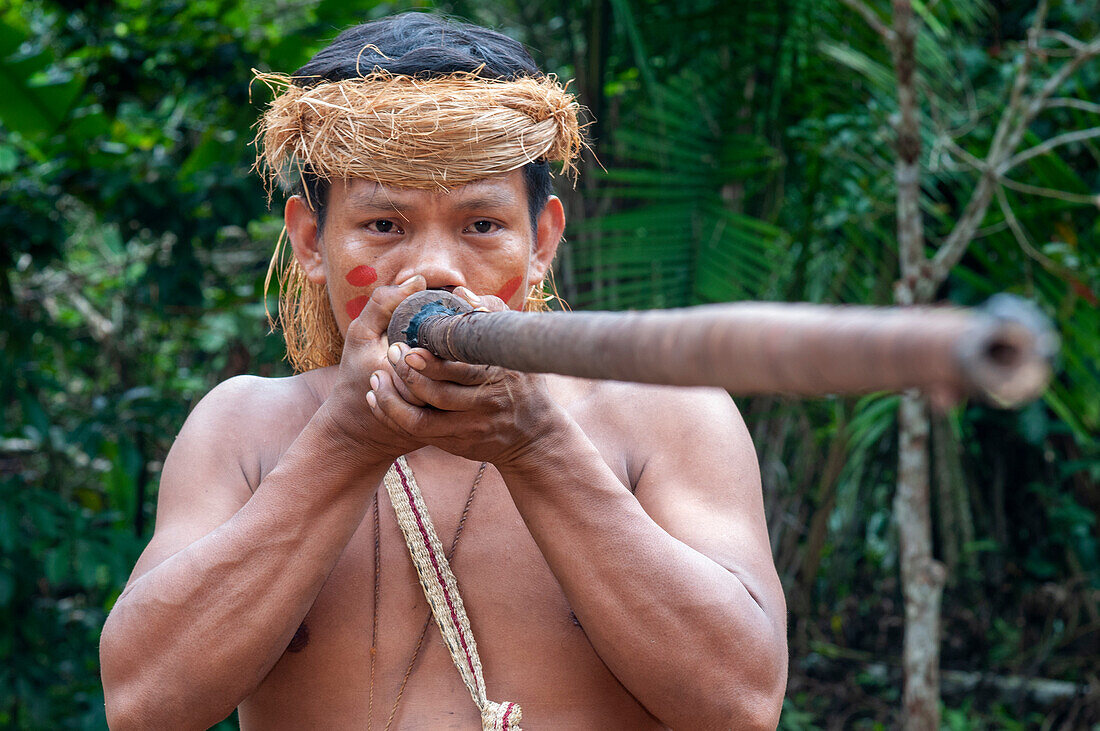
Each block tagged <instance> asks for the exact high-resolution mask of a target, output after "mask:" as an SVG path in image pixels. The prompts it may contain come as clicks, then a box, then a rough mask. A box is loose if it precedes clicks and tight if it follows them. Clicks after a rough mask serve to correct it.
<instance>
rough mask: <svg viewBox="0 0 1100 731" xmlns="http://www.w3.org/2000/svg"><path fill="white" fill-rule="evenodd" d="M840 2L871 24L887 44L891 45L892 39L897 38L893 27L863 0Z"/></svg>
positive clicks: (843, 0)
mask: <svg viewBox="0 0 1100 731" xmlns="http://www.w3.org/2000/svg"><path fill="white" fill-rule="evenodd" d="M841 2H843V3H844V4H845V5H847V6H848V7H849V8H851V9H852V10H854V11H856V12H857V13H859V14H860V15H861V16H862V17H863V20H865V21H866V22H867V25H869V26H871V28H872V29H873V30H874V31H875V32H876V33H878V34H879V35H880V36H882V37H883V38H884V39H886V43H887V44H889V45H893V44H894V41H895V40H897V34H896V33H894V29H893V28H891V27H889V26H888V25H886V22H885V21H883V19H882V18H880V17H879V15H878V13H876V12H875V11H874V10H872V9H871V6H869V5H867V4H866V3H864V2H863V0H841Z"/></svg>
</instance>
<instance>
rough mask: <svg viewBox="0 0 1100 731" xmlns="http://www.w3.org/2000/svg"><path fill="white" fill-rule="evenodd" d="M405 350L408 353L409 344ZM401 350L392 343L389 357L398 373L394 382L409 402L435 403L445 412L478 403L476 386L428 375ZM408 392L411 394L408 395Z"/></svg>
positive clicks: (464, 409) (465, 408)
mask: <svg viewBox="0 0 1100 731" xmlns="http://www.w3.org/2000/svg"><path fill="white" fill-rule="evenodd" d="M405 352H408V348H407V347H406V348H405ZM401 353H402V351H401V346H400V345H398V344H396V343H395V344H394V345H391V346H390V349H389V352H388V353H387V357H388V358H389V361H390V363H391V364H392V365H393V370H394V373H396V374H397V379H396V380H395V381H394V384H395V385H396V386H397V388H398V390H400V391H402V394H401V395H402V396H403V397H404V398H405V400H406V401H408V402H409V403H411V404H413V405H428V406H433V407H435V408H437V409H440V410H443V411H466V410H468V409H471V408H473V407H474V406H475V405H476V403H477V399H478V394H477V393H476V391H477V389H476V388H470V387H468V386H462V385H459V384H456V383H454V382H451V381H437V380H433V379H431V378H428V377H427V376H425V375H422V374H421V373H420V372H419V371H417V370H415V369H413V368H411V367H409V364H408V363H406V362H405V359H404V358H402V357H401ZM406 392H407V393H408V394H409V395H408V396H406V395H405V393H406Z"/></svg>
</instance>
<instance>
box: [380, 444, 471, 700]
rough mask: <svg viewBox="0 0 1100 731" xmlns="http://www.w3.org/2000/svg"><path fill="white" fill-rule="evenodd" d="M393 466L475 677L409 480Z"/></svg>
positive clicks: (460, 628)
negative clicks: (414, 500)
mask: <svg viewBox="0 0 1100 731" xmlns="http://www.w3.org/2000/svg"><path fill="white" fill-rule="evenodd" d="M393 466H394V467H395V468H396V469H397V475H398V476H399V477H400V478H401V486H402V487H403V488H404V489H405V495H406V497H407V498H408V500H409V507H411V508H412V511H413V517H415V518H416V526H417V527H418V528H419V529H420V536H421V537H422V538H423V539H424V547H425V548H427V549H428V558H430V559H431V560H432V568H434V569H435V576H436V578H437V579H438V580H439V586H440V588H441V589H443V598H444V599H446V600H447V609H449V610H450V612H451V621H453V622H454V625H455V629H456V630H457V631H458V639H459V641H460V642H461V643H462V651H463V652H465V653H466V664H467V665H469V666H470V674H471V675H473V676H474V677H475V678H476V677H477V672H476V671H475V670H474V661H473V660H472V659H471V657H470V648H469V647H467V646H466V635H465V633H464V632H463V631H462V625H460V624H459V623H458V615H457V614H456V613H455V607H454V604H453V603H452V602H451V594H450V592H448V591H447V584H446V582H445V581H444V580H443V572H442V571H440V570H439V562H438V561H437V560H436V557H435V551H433V550H432V544H431V543H430V542H429V540H428V532H427V531H426V530H425V529H424V523H423V521H422V520H421V518H420V511H419V510H417V509H416V503H414V502H413V495H412V490H410V489H409V482H408V480H407V479H406V478H405V471H404V470H402V469H401V465H399V464H397V463H396V462H394V463H393Z"/></svg>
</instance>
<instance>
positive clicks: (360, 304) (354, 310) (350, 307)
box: [344, 294, 370, 320]
mask: <svg viewBox="0 0 1100 731" xmlns="http://www.w3.org/2000/svg"><path fill="white" fill-rule="evenodd" d="M369 300H370V297H368V296H366V295H365V294H364V295H360V296H358V297H355V298H353V299H350V300H348V303H347V304H346V305H344V310H345V311H346V312H347V313H348V317H350V318H351V319H353V320H354V319H355V318H357V317H359V313H360V312H362V311H363V308H364V307H366V306H367V302H368V301H369Z"/></svg>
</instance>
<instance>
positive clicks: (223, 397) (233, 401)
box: [191, 371, 324, 428]
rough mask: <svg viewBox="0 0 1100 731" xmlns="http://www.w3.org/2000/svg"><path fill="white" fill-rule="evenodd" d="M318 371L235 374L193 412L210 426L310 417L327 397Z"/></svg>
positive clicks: (277, 422) (275, 422)
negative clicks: (280, 375)
mask: <svg viewBox="0 0 1100 731" xmlns="http://www.w3.org/2000/svg"><path fill="white" fill-rule="evenodd" d="M323 383H324V379H323V378H322V377H321V374H319V373H318V372H316V371H308V372H306V373H299V374H297V375H293V376H287V377H283V378H265V377H261V376H247V375H242V376H234V377H232V378H230V379H228V380H225V381H222V382H221V383H219V384H218V385H217V386H215V387H214V388H213V389H211V390H210V392H209V393H207V394H206V396H204V397H203V398H202V400H201V401H200V402H199V404H198V405H197V406H196V407H195V409H194V411H193V412H192V415H191V416H192V418H196V417H197V418H199V419H200V420H201V421H203V422H206V423H207V424H208V425H210V426H222V427H226V428H236V427H239V426H242V425H246V424H247V425H251V426H253V427H258V426H273V425H288V424H290V423H294V422H299V421H300V422H302V423H304V422H305V421H308V420H309V419H310V417H312V416H313V413H314V412H315V411H316V410H317V408H318V407H319V406H320V405H321V403H322V401H323V400H324V396H323Z"/></svg>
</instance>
